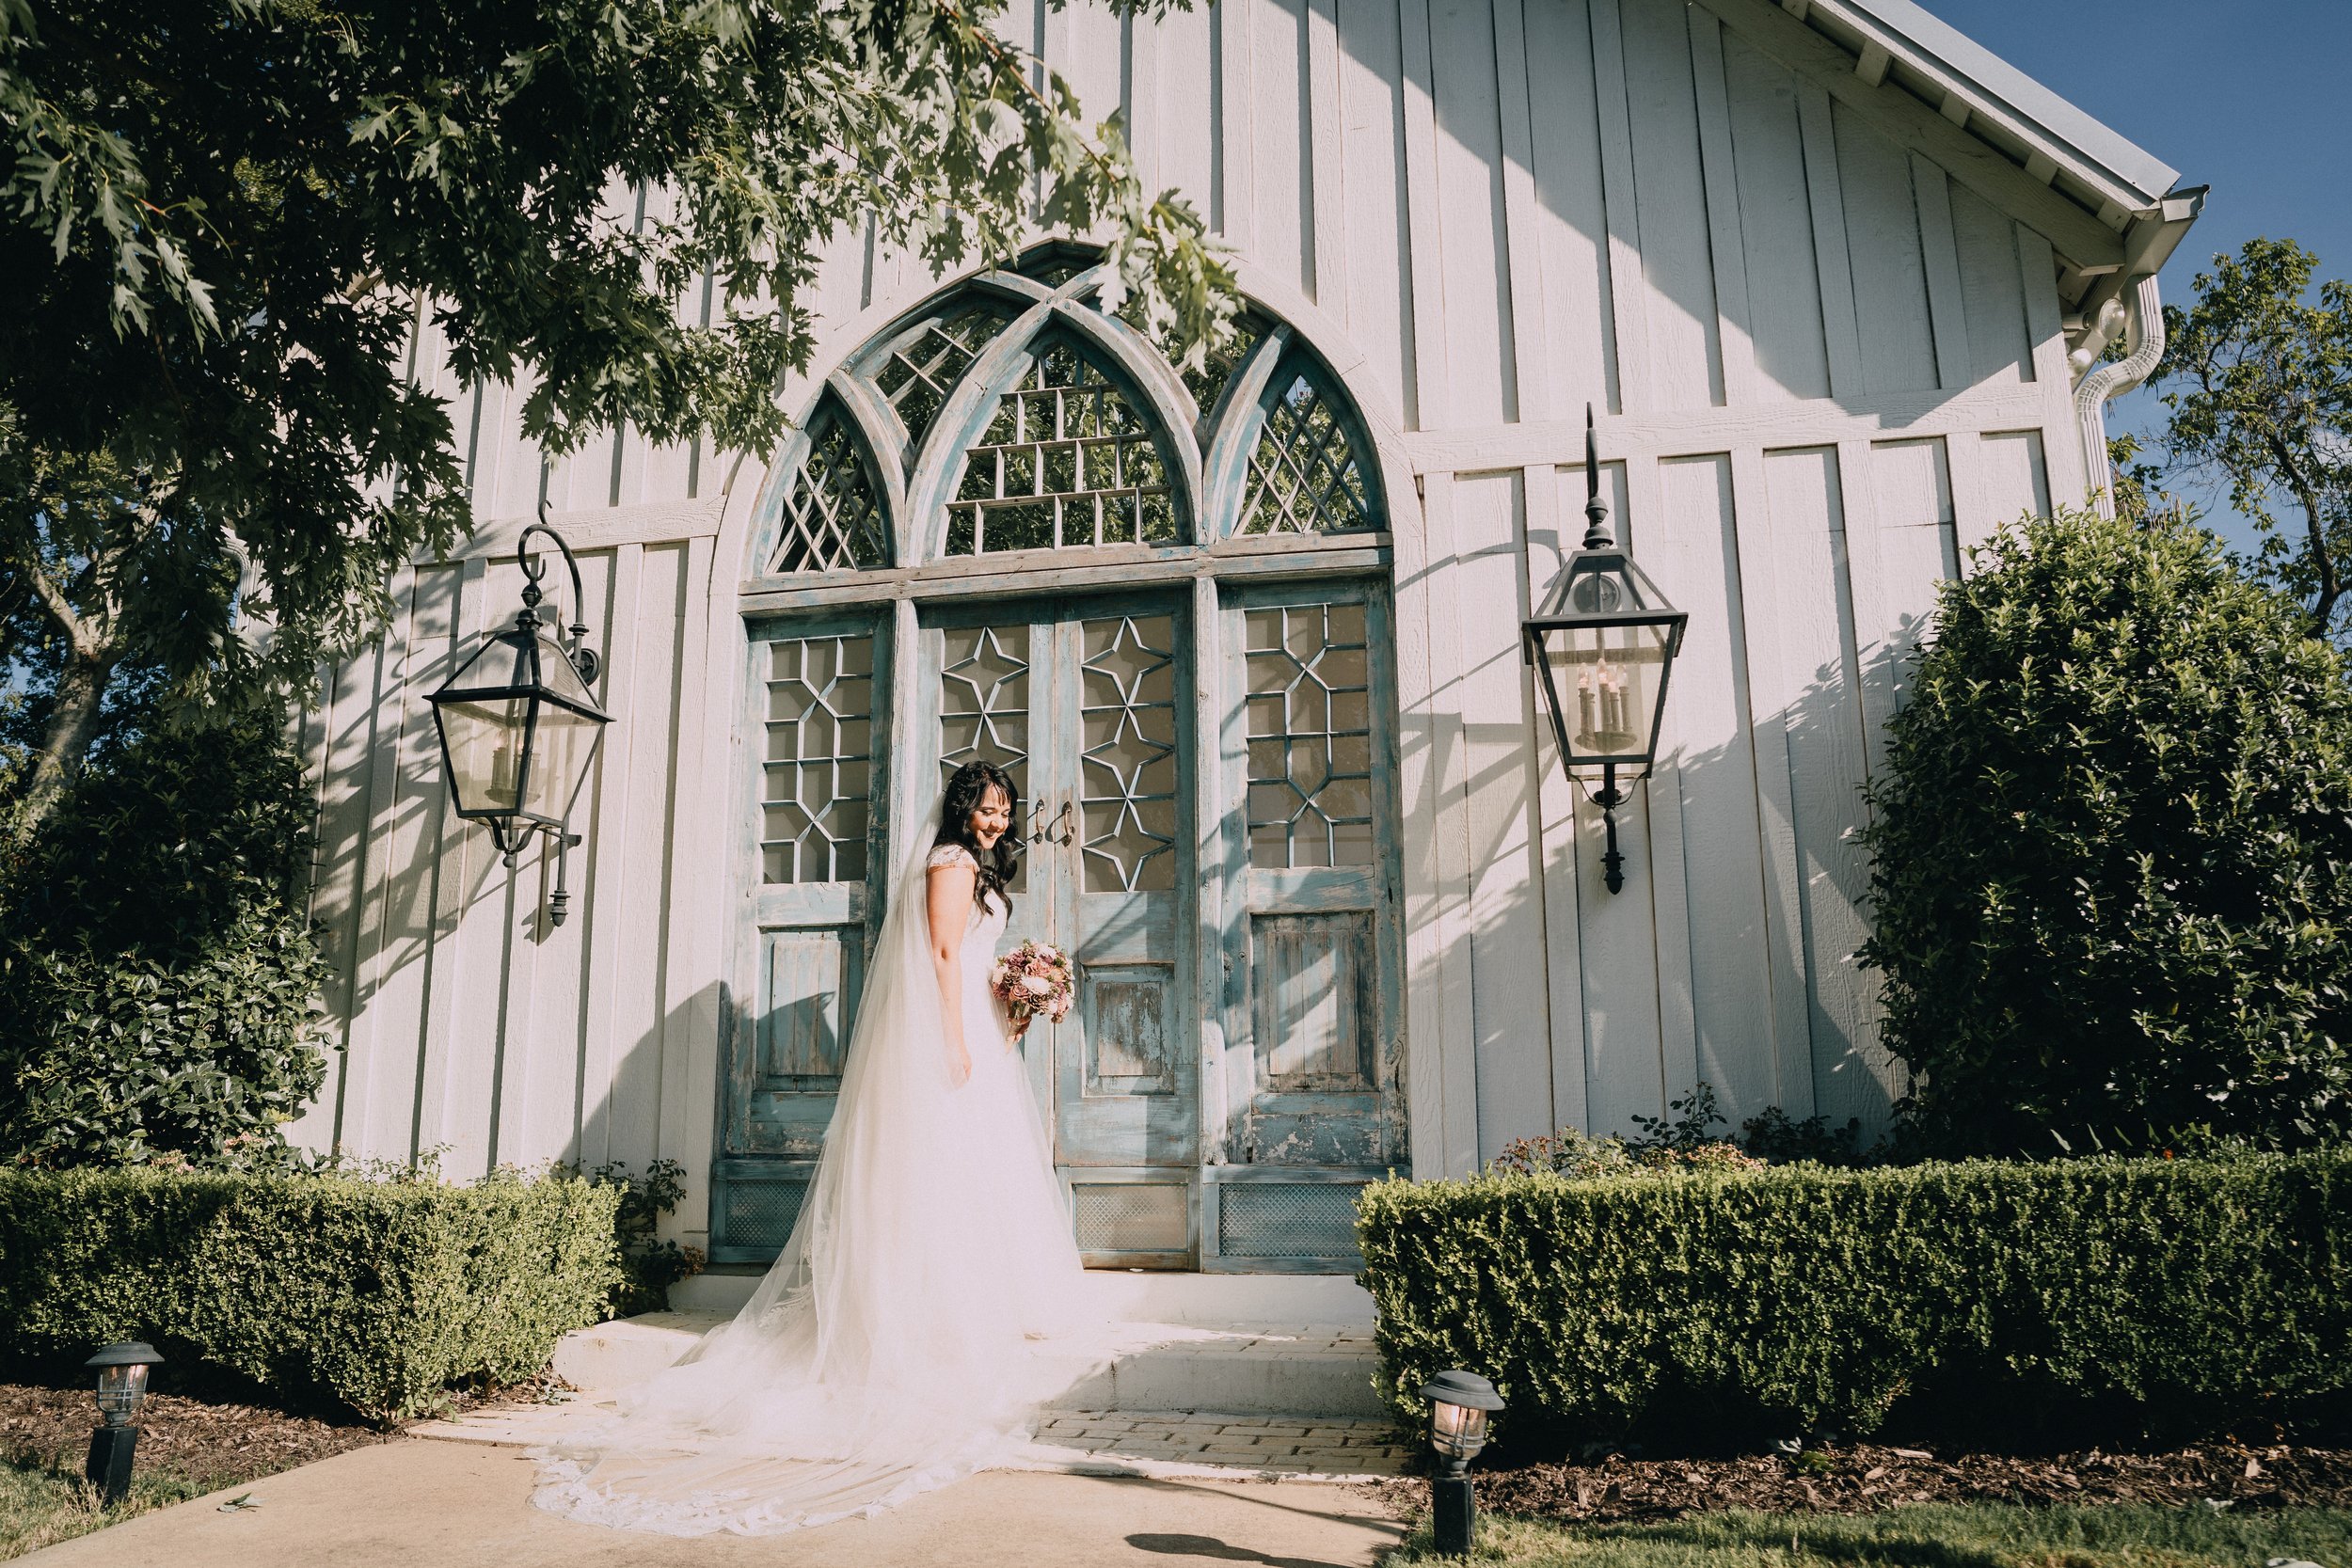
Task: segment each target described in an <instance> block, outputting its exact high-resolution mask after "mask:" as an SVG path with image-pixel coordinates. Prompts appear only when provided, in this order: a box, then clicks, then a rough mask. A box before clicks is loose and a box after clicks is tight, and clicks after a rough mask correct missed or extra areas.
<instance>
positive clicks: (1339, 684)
mask: <svg viewBox="0 0 2352 1568" xmlns="http://www.w3.org/2000/svg"><path fill="white" fill-rule="evenodd" d="M1243 634H1244V636H1243V649H1244V660H1245V664H1246V668H1247V671H1248V681H1249V690H1250V692H1251V695H1250V697H1249V699H1248V710H1247V711H1248V727H1249V733H1248V748H1249V749H1248V757H1249V796H1248V811H1249V863H1250V864H1252V865H1256V866H1263V867H1264V868H1266V869H1268V870H1283V869H1287V868H1291V867H1297V866H1326V865H1370V864H1372V863H1373V831H1372V727H1371V712H1372V708H1371V701H1370V680H1371V676H1370V672H1369V666H1368V664H1367V661H1366V653H1367V650H1366V647H1365V640H1364V612H1363V607H1362V606H1360V605H1352V604H1307V605H1284V606H1281V607H1279V608H1273V609H1263V610H1250V611H1249V612H1248V615H1247V616H1246V617H1245V618H1244V621H1243Z"/></svg>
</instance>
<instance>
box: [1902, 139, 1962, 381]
mask: <svg viewBox="0 0 2352 1568" xmlns="http://www.w3.org/2000/svg"><path fill="white" fill-rule="evenodd" d="M1911 194H1912V198H1913V200H1914V201H1915V203H1916V204H1917V207H1918V213H1919V253H1920V260H1921V261H1922V263H1923V264H1924V265H1925V267H1926V269H1927V279H1928V317H1929V322H1928V325H1929V326H1930V328H1931V330H1932V332H1933V335H1934V339H1935V365H1936V374H1937V376H1938V378H1939V379H1938V385H1940V386H1941V387H1942V388H1944V389H1945V390H1946V391H1947V392H1957V391H1959V390H1960V389H1961V388H1963V387H1966V386H1968V385H1969V384H1970V383H1971V382H1973V381H1974V380H1975V379H1976V371H1975V367H1974V366H1973V364H1972V363H1971V351H1970V349H1969V346H1968V312H1967V308H1966V305H1965V303H1964V301H1963V297H1962V293H1961V282H1960V242H1959V240H1958V239H1957V237H1955V235H1954V234H1953V232H1952V197H1951V182H1950V181H1949V180H1947V179H1946V178H1945V174H1944V171H1943V169H1942V168H1940V167H1938V166H1936V165H1935V164H1934V163H1932V162H1931V161H1930V160H1929V159H1927V158H1925V157H1923V156H1922V155H1920V154H1919V153H1916V152H1914V153H1913V154H1912V155H1911Z"/></svg>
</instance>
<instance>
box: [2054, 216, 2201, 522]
mask: <svg viewBox="0 0 2352 1568" xmlns="http://www.w3.org/2000/svg"><path fill="white" fill-rule="evenodd" d="M2204 209H2205V187H2204V186H2202V185H2192V186H2189V187H2187V188H2186V189H2183V190H2175V191H2173V192H2172V193H2171V194H2170V195H2169V196H2167V197H2166V198H2164V199H2163V200H2162V201H2159V202H2158V203H2157V204H2156V205H2155V206H2154V207H2153V208H2152V209H2151V210H2150V211H2148V212H2147V213H2145V214H2142V215H2141V217H2140V219H2139V222H2138V223H2137V226H2136V227H2135V228H2134V229H2133V230H2132V232H2131V238H2130V243H2129V244H2128V245H2126V246H2125V258H2124V263H2123V268H2122V275H2121V276H2122V279H2123V281H2122V282H2121V283H2120V284H2119V286H2118V287H2117V288H2116V290H2115V292H2114V293H2108V294H2106V297H2104V298H2099V294H2100V293H2105V291H2104V290H2101V291H2098V293H2094V294H2093V295H2092V298H2094V299H2098V310H2097V314H2095V315H2093V316H2092V317H2091V319H2090V324H2089V325H2088V327H2087V328H2086V330H2085V331H2084V333H2083V335H2082V337H2081V338H2080V339H2078V340H2077V341H2076V342H2075V344H2074V352H2072V353H2071V354H2069V355H2068V356H2067V363H2068V364H2069V365H2070V366H2071V367H2072V368H2073V370H2074V376H2075V381H2074V425H2075V430H2076V434H2077V435H2078V436H2080V437H2081V440H2082V448H2083V472H2084V474H2085V475H2086V476H2087V477H2088V478H2089V479H2090V503H2091V505H2093V506H2094V507H2096V508H2098V511H2099V515H2101V516H2103V517H2112V516H2114V515H2115V467H2114V465H2113V464H2111V463H2109V462H2108V461H2107V400H2108V399H2109V398H2111V397H2114V396H2115V395H2116V394H2117V393H2119V392H2128V391H2130V390H2131V389H2132V388H2135V387H2137V386H2138V385H2139V384H2140V383H2142V382H2144V381H2146V380H2147V379H2148V377H2149V376H2151V375H2153V373H2154V372H2155V369H2156V362H2157V361H2158V360H2160V359H2162V358H2163V357H2164V303H2163V301H2162V300H2160V299H2158V298H2157V297H2156V272H2157V269H2159V268H2161V267H2162V266H2163V265H2164V263H2165V262H2166V261H2167V260H2169V258H2170V256H2171V255H2172V252H2173V250H2174V248H2175V247H2177V246H2178V245H2180V243H2181V241H2182V240H2183V239H2184V238H2185V237H2186V236H2187V234H2188V228H2189V225H2190V224H2192V223H2195V222H2196V221H2197V214H2200V213H2201V212H2203V211H2204ZM2085 304H2086V305H2089V304H2090V301H2089V300H2086V301H2085ZM2119 334H2120V335H2121V336H2122V339H2123V342H2124V346H2125V348H2126V349H2127V351H2128V352H2126V353H2125V354H2124V356H2123V357H2122V358H2121V359H2119V360H2117V361H2116V362H2115V363H2113V364H2111V365H2103V364H2100V363H2099V359H2100V356H2102V355H2104V354H2105V353H2106V348H2107V345H2108V344H2109V343H2111V342H2113V341H2115V340H2116V338H2117V336H2118V335H2119Z"/></svg>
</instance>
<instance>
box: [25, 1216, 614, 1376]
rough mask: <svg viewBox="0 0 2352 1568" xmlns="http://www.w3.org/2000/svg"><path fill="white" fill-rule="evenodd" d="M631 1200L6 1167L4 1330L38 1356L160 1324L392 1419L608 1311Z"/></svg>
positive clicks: (239, 1361) (250, 1367)
mask: <svg viewBox="0 0 2352 1568" xmlns="http://www.w3.org/2000/svg"><path fill="white" fill-rule="evenodd" d="M619 1201H620V1191H619V1189H618V1188H615V1187H611V1186H595V1185H591V1184H590V1183H588V1182H586V1181H582V1180H575V1179H569V1178H553V1177H551V1178H544V1179H540V1180H523V1179H521V1178H519V1177H515V1176H499V1177H494V1178H491V1179H490V1180H485V1181H482V1182H478V1183H476V1184H474V1185H472V1186H455V1185H452V1184H449V1183H445V1182H441V1181H437V1180H382V1181H379V1180H363V1179H361V1178H359V1177H356V1176H348V1175H326V1176H252V1175H243V1176H239V1175H203V1174H185V1173H180V1174H173V1173H166V1172H159V1171H152V1170H140V1169H125V1170H81V1171H61V1172H0V1332H4V1333H5V1344H6V1348H7V1350H8V1352H11V1353H13V1354H19V1355H29V1356H43V1355H58V1354H75V1353H81V1354H87V1352H89V1351H93V1350H96V1349H97V1348H98V1347H99V1346H101V1345H104V1344H108V1343H110V1342H112V1341H115V1340H118V1339H135V1338H143V1339H149V1340H151V1341H153V1342H154V1344H155V1345H156V1347H157V1348H158V1349H159V1350H161V1351H162V1352H163V1353H164V1354H166V1355H167V1356H170V1357H173V1358H174V1359H179V1358H182V1357H186V1358H189V1359H193V1360H198V1361H202V1362H207V1363H210V1364H212V1365H214V1366H217V1367H223V1368H227V1369H229V1370H233V1371H236V1372H239V1373H242V1374H244V1375H246V1376H248V1377H251V1378H254V1379H256V1380H258V1381H259V1382H261V1383H262V1384H264V1385H266V1386H269V1387H272V1388H275V1389H278V1390H280V1391H282V1392H287V1393H294V1394H317V1393H320V1392H325V1393H328V1394H331V1395H333V1396H334V1397H336V1398H338V1399H340V1400H342V1401H343V1402H345V1403H347V1404H349V1405H350V1406H352V1408H354V1409H356V1410H358V1411H359V1412H360V1413H362V1414H363V1415H366V1416H369V1417H372V1418H377V1419H392V1418H399V1417H403V1416H407V1415H413V1414H415V1413H417V1412H418V1411H421V1410H424V1409H428V1408H430V1407H431V1406H432V1405H433V1404H434V1403H435V1402H436V1400H437V1396H438V1395H439V1393H440V1391H441V1390H442V1389H444V1388H446V1387H448V1386H451V1385H453V1384H456V1383H459V1382H462V1381H465V1380H467V1379H470V1378H475V1377H483V1376H487V1377H489V1378H492V1379H496V1380H501V1381H504V1380H511V1379H515V1378H520V1377H526V1376H528V1375H530V1374H531V1373H532V1372H534V1371H536V1370H539V1369H540V1368H541V1367H543V1366H544V1365H546V1363H547V1359H548V1354H549V1353H550V1352H552V1350H553V1349H554V1346H555V1341H556V1340H557V1338H560V1337H561V1336H563V1335H564V1334H565V1333H567V1332H569V1331H570V1330H572V1329H575V1328H579V1327H581V1326H583V1325H584V1324H587V1323H595V1322H596V1321H597V1320H598V1319H599V1318H601V1317H602V1315H603V1312H602V1307H603V1304H604V1299H605V1293H606V1291H608V1290H609V1289H610V1288H611V1287H612V1285H613V1283H614V1282H615V1281H616V1280H617V1279H618V1278H619V1270H618V1268H617V1267H616V1265H615V1261H614V1256H613V1240H612V1234H613V1233H612V1219H613V1211H614V1208H615V1206H616V1205H617V1204H618V1203H619Z"/></svg>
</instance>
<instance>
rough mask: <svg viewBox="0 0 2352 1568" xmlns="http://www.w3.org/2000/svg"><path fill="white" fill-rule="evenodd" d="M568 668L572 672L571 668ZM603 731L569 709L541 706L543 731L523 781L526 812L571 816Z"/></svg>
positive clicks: (596, 723)
mask: <svg viewBox="0 0 2352 1568" xmlns="http://www.w3.org/2000/svg"><path fill="white" fill-rule="evenodd" d="M564 668H565V669H566V670H567V671H568V670H569V669H570V666H569V665H566V666H564ZM603 728H604V726H603V724H602V723H600V722H599V721H596V720H594V719H591V718H588V717H587V716H586V715H584V714H579V713H574V712H572V711H571V710H570V709H569V708H564V707H559V706H557V705H555V704H553V703H541V704H540V705H539V729H538V733H537V735H536V736H533V737H532V743H531V770H530V776H529V777H528V778H526V779H525V780H524V781H523V802H522V809H523V810H524V811H525V812H527V813H529V814H531V815H532V816H544V817H548V818H556V817H562V816H565V815H566V814H567V813H568V811H569V809H570V806H571V803H572V797H573V796H574V795H575V794H576V793H577V792H578V791H579V788H580V780H581V777H582V776H583V775H584V774H585V773H586V772H587V770H588V759H589V754H590V753H591V752H594V751H595V750H596V735H597V732H598V731H600V730H602V729H603Z"/></svg>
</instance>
